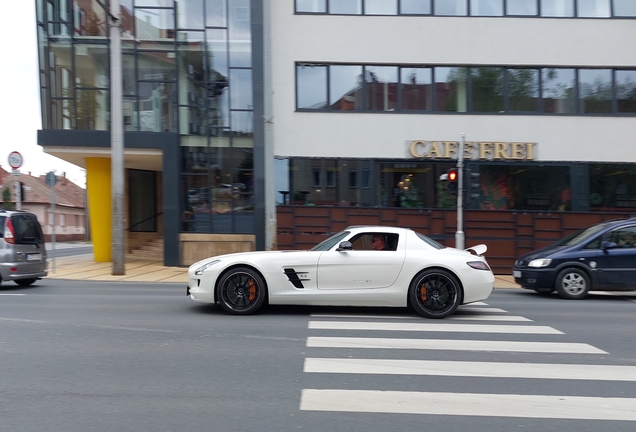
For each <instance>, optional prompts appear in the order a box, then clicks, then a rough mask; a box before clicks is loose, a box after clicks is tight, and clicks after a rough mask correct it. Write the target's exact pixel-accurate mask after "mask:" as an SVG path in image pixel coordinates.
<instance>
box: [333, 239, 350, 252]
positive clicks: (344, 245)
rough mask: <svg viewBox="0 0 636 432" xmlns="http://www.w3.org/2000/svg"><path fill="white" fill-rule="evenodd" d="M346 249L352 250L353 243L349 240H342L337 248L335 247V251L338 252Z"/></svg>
mask: <svg viewBox="0 0 636 432" xmlns="http://www.w3.org/2000/svg"><path fill="white" fill-rule="evenodd" d="M347 250H353V245H352V244H351V242H349V241H343V242H342V243H340V244H339V245H338V249H336V251H338V252H342V251H347Z"/></svg>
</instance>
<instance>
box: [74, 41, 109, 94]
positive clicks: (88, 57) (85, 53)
mask: <svg viewBox="0 0 636 432" xmlns="http://www.w3.org/2000/svg"><path fill="white" fill-rule="evenodd" d="M109 76H110V70H109V54H108V47H107V46H105V45H87V44H76V45H75V85H77V86H78V87H108V78H109Z"/></svg>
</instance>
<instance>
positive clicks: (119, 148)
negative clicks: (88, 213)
mask: <svg viewBox="0 0 636 432" xmlns="http://www.w3.org/2000/svg"><path fill="white" fill-rule="evenodd" d="M109 17H110V149H111V188H112V191H111V197H112V205H113V207H112V211H113V214H112V218H113V219H112V260H113V268H112V274H113V275H123V274H125V267H124V259H125V254H124V247H125V244H124V120H123V116H122V97H123V89H122V73H121V9H120V7H119V0H111V1H110V11H109Z"/></svg>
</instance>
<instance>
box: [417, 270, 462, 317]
mask: <svg viewBox="0 0 636 432" xmlns="http://www.w3.org/2000/svg"><path fill="white" fill-rule="evenodd" d="M409 298H410V300H411V304H412V305H413V308H414V309H415V311H416V312H417V313H418V314H420V315H422V316H423V317H426V318H445V317H447V316H449V315H450V314H452V313H453V312H455V309H457V307H458V306H459V303H460V302H461V288H460V285H459V282H458V281H457V278H455V276H453V275H452V274H451V273H449V272H447V271H446V270H441V269H431V270H424V271H423V272H421V273H419V274H418V275H417V276H416V277H415V279H413V282H411V286H410V287H409Z"/></svg>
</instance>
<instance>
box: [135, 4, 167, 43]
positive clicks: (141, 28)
mask: <svg viewBox="0 0 636 432" xmlns="http://www.w3.org/2000/svg"><path fill="white" fill-rule="evenodd" d="M135 32H136V35H137V40H138V41H139V47H140V48H145V49H165V50H172V49H174V10H172V9H135Z"/></svg>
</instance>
